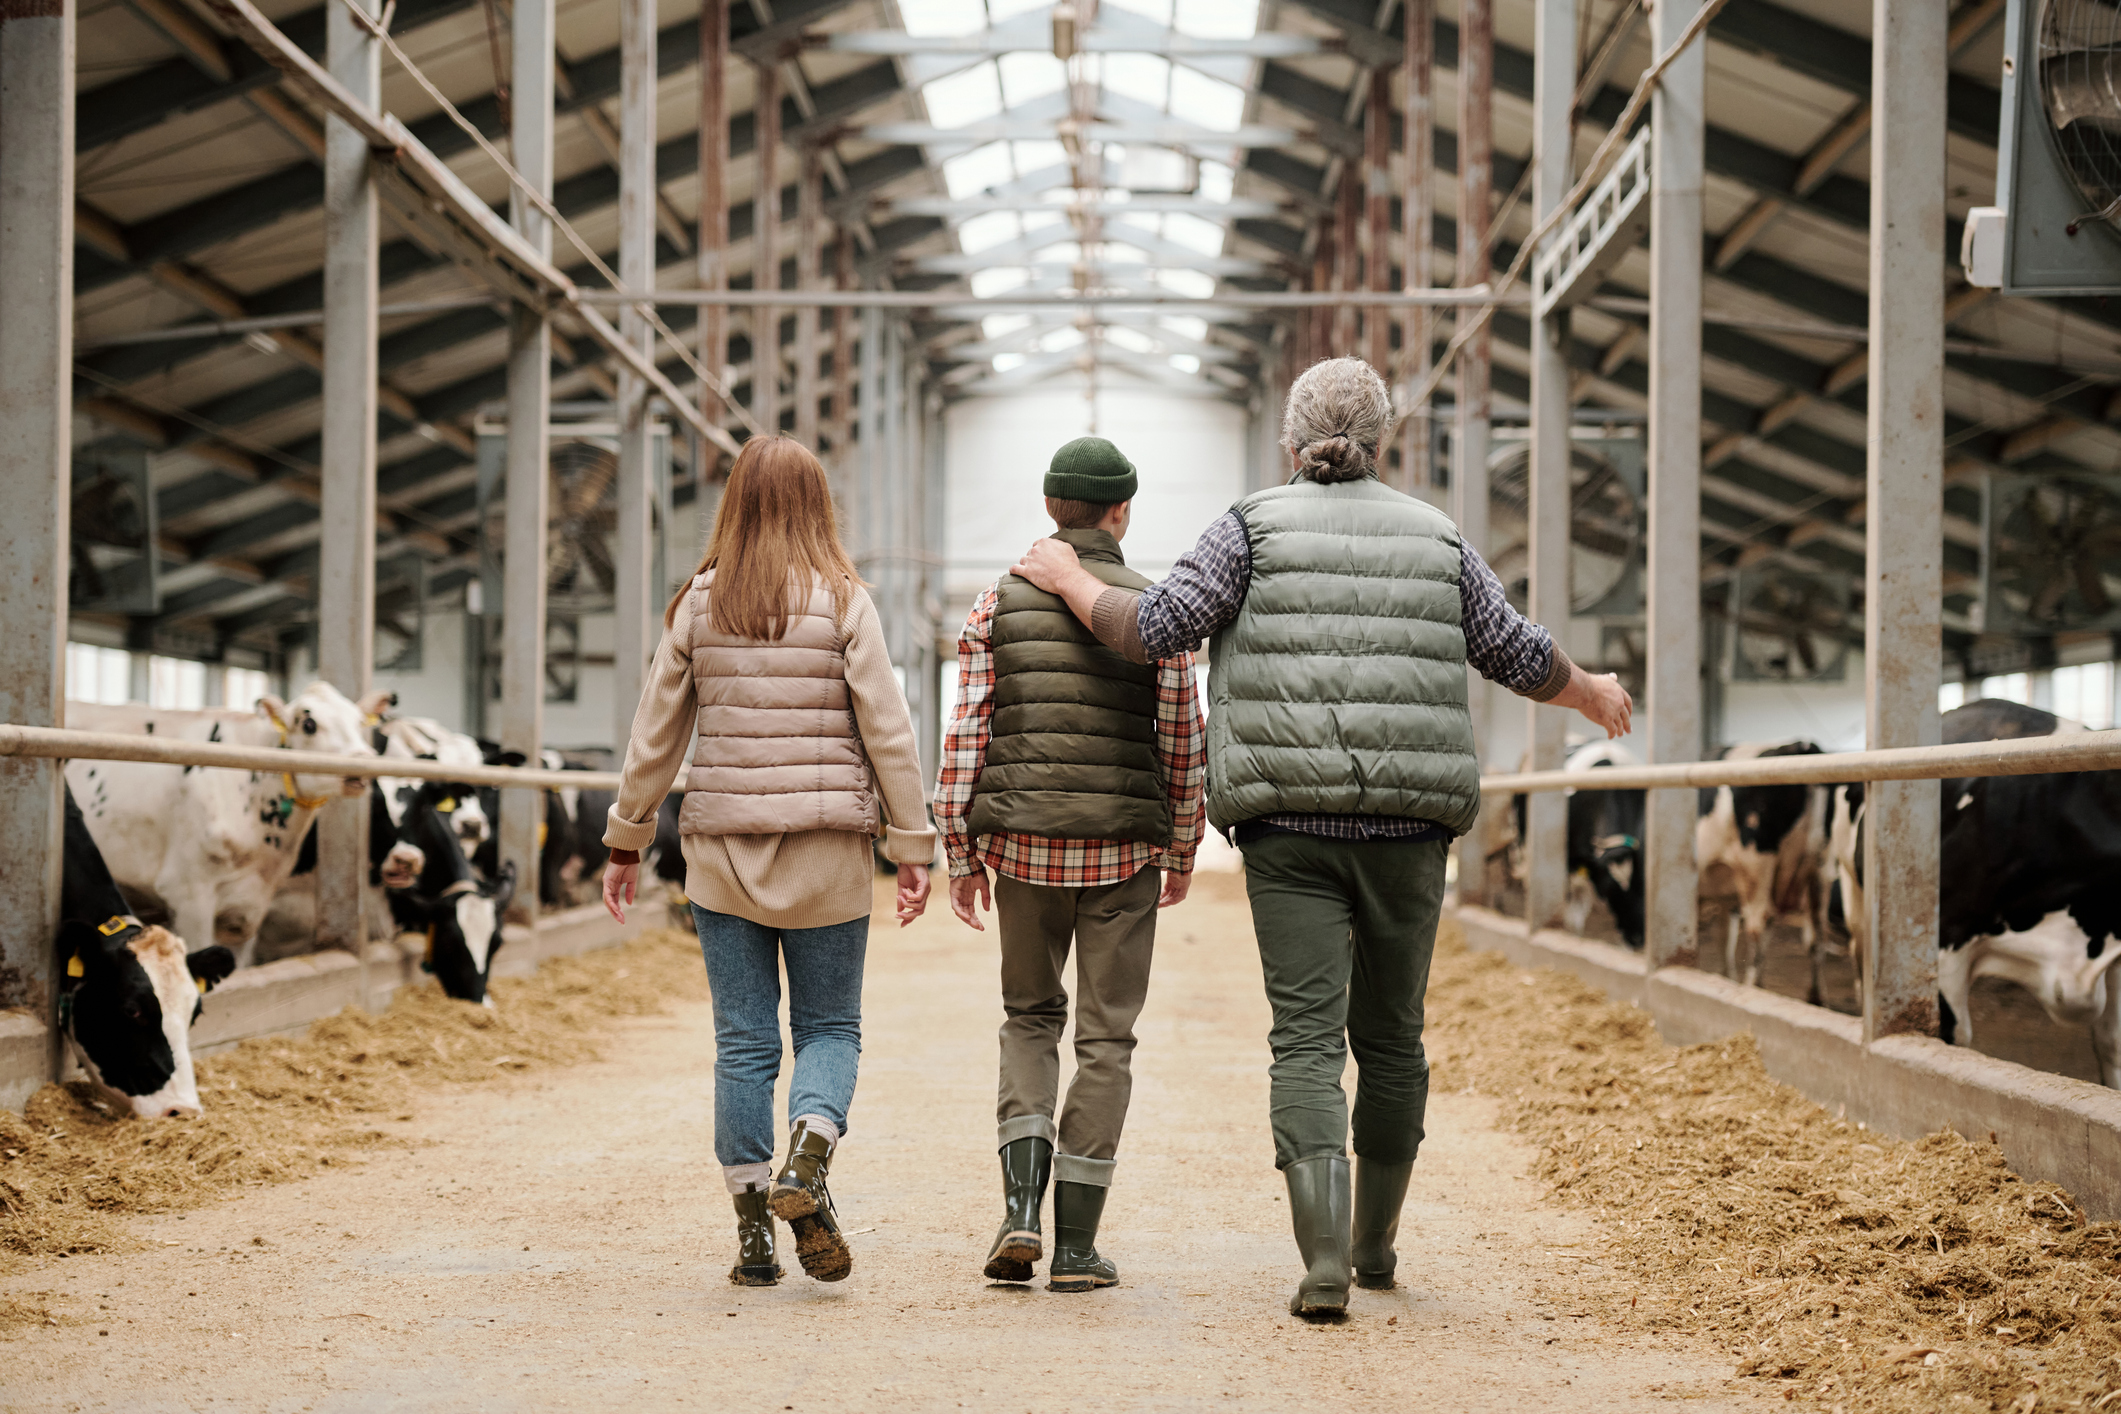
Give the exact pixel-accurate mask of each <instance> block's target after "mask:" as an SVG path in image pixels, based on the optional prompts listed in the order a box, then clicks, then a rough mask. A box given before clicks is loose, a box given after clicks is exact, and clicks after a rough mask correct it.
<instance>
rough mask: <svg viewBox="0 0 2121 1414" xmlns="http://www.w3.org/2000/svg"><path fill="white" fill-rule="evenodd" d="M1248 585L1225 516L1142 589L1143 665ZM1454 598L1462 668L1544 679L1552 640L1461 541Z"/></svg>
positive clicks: (1394, 825)
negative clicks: (1165, 572) (1462, 631)
mask: <svg viewBox="0 0 2121 1414" xmlns="http://www.w3.org/2000/svg"><path fill="white" fill-rule="evenodd" d="M1251 580H1252V544H1251V541H1250V540H1249V539H1248V538H1247V537H1246V535H1245V525H1244V522H1243V521H1242V520H1240V519H1239V518H1238V516H1237V513H1236V512H1235V511H1230V512H1226V513H1225V514H1223V515H1222V516H1220V517H1218V518H1217V519H1216V521H1215V523H1214V524H1213V525H1210V526H1209V527H1208V528H1207V530H1206V531H1205V532H1204V533H1203V534H1202V535H1201V537H1200V540H1199V542H1198V543H1197V544H1195V545H1194V547H1193V548H1192V549H1191V550H1188V551H1187V552H1186V553H1185V555H1184V556H1183V557H1181V558H1180V560H1179V562H1178V564H1177V565H1176V566H1174V567H1173V569H1172V571H1171V573H1170V574H1169V575H1166V576H1165V577H1164V578H1163V579H1162V580H1161V581H1159V582H1158V583H1157V584H1155V585H1153V586H1152V587H1150V588H1149V589H1147V590H1144V591H1143V592H1142V596H1141V602H1140V604H1139V605H1138V606H1137V610H1136V614H1137V622H1136V631H1137V632H1138V633H1140V635H1141V642H1142V647H1143V648H1144V649H1145V650H1146V651H1147V653H1148V656H1149V659H1150V661H1152V662H1154V661H1156V660H1158V659H1162V658H1170V657H1174V656H1176V655H1177V654H1179V653H1184V652H1190V651H1191V650H1192V649H1193V648H1194V647H1195V646H1196V645H1198V644H1199V643H1200V641H1201V640H1202V639H1204V638H1206V637H1208V636H1209V635H1210V634H1213V633H1214V632H1216V631H1217V630H1218V629H1221V628H1224V627H1226V626H1228V625H1229V624H1230V622H1231V621H1232V620H1234V619H1235V618H1236V617H1237V611H1238V609H1239V608H1240V607H1241V606H1242V605H1243V604H1244V602H1245V587H1246V586H1247V585H1248V584H1249V583H1251ZM1458 599H1459V606H1460V610H1461V621H1462V624H1463V627H1464V629H1465V635H1466V663H1467V664H1468V666H1470V667H1472V668H1473V670H1474V671H1476V672H1478V673H1479V674H1480V675H1481V676H1482V677H1484V678H1486V679H1488V680H1489V681H1490V682H1495V683H1500V684H1501V685H1502V686H1504V687H1506V688H1508V689H1510V691H1512V692H1515V693H1518V694H1520V695H1523V696H1529V695H1530V694H1531V693H1532V692H1534V691H1535V690H1536V689H1538V688H1539V687H1540V686H1541V685H1542V684H1544V683H1545V682H1546V680H1547V677H1548V674H1549V673H1550V672H1551V671H1552V669H1553V666H1554V639H1553V636H1552V635H1550V634H1549V633H1548V632H1547V631H1546V630H1545V629H1544V628H1541V627H1540V626H1539V625H1538V624H1535V623H1533V622H1532V621H1531V620H1530V619H1527V618H1526V617H1525V616H1524V615H1522V614H1520V613H1518V612H1517V611H1516V610H1515V609H1513V608H1511V607H1510V601H1509V598H1508V596H1506V595H1505V594H1504V593H1503V588H1502V581H1501V580H1499V579H1497V578H1496V577H1495V571H1494V570H1492V569H1490V568H1488V562H1487V561H1486V560H1483V559H1482V558H1481V557H1480V552H1479V551H1478V550H1475V549H1474V548H1473V547H1472V546H1471V545H1466V544H1464V543H1463V542H1461V548H1460V562H1459V571H1458ZM1245 823H1246V824H1247V825H1255V824H1256V825H1264V826H1267V827H1270V828H1274V829H1282V830H1294V831H1296V832H1297V833H1299V834H1306V835H1319V836H1323V837H1325V838H1327V839H1338V840H1362V839H1421V838H1425V837H1427V836H1430V835H1435V834H1441V833H1442V832H1443V827H1442V826H1441V825H1438V824H1436V823H1435V822H1433V821H1429V820H1410V819H1407V818H1405V817H1404V816H1388V815H1268V816H1265V817H1263V818H1262V819H1261V820H1259V821H1257V822H1253V821H1247V822H1245Z"/></svg>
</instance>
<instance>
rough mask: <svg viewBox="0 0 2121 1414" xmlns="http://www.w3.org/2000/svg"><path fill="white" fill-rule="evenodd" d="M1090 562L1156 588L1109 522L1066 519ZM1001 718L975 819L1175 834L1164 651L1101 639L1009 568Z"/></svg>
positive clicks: (997, 610) (975, 800)
mask: <svg viewBox="0 0 2121 1414" xmlns="http://www.w3.org/2000/svg"><path fill="white" fill-rule="evenodd" d="M1054 538H1056V539H1058V540H1063V541H1066V542H1067V543H1068V544H1070V545H1072V546H1074V547H1075V553H1076V554H1077V556H1079V557H1080V558H1081V560H1082V564H1083V568H1084V569H1086V570H1088V571H1090V573H1091V574H1093V575H1095V576H1097V577H1098V578H1099V579H1100V580H1103V581H1104V582H1105V583H1106V584H1108V585H1113V586H1115V587H1117V588H1121V589H1136V590H1139V589H1147V588H1148V587H1149V583H1150V582H1149V581H1148V580H1146V579H1144V578H1142V577H1141V576H1140V575H1138V574H1136V573H1134V571H1132V570H1130V569H1128V568H1127V566H1126V563H1125V562H1124V561H1123V560H1121V558H1120V553H1119V542H1118V541H1116V540H1114V539H1113V538H1112V537H1111V536H1110V535H1109V534H1107V533H1106V532H1104V531H1102V530H1063V531H1061V532H1059V534H1058V535H1056V536H1055V537H1054ZM992 633H993V642H994V730H993V736H992V737H991V738H990V739H989V741H988V743H987V761H986V765H985V766H984V767H983V768H982V769H981V771H980V776H979V782H978V784H977V785H976V786H975V787H974V788H973V796H972V809H971V811H970V812H969V813H968V814H967V815H966V817H965V822H966V824H967V825H968V826H969V827H970V829H971V830H972V832H973V833H974V834H976V835H987V834H994V833H996V832H999V831H1009V832H1012V833H1016V834H1024V835H1044V836H1046V837H1048V838H1051V839H1067V840H1140V841H1142V842H1144V843H1147V844H1154V845H1166V844H1169V843H1170V842H1171V803H1170V799H1169V796H1168V794H1167V792H1166V791H1165V788H1164V779H1163V772H1162V770H1161V769H1160V767H1159V765H1158V762H1157V757H1156V677H1157V667H1156V664H1154V663H1148V664H1142V663H1130V662H1128V661H1127V660H1126V659H1124V658H1122V657H1120V656H1119V654H1117V653H1114V652H1113V651H1112V650H1111V649H1109V648H1107V647H1105V646H1104V645H1103V644H1101V643H1099V642H1098V641H1097V639H1096V638H1094V637H1092V636H1091V633H1090V630H1089V629H1087V628H1085V627H1083V625H1082V623H1081V622H1080V621H1079V620H1078V619H1077V618H1076V617H1075V615H1074V614H1073V613H1071V612H1070V611H1069V609H1068V605H1067V603H1066V602H1065V601H1063V600H1061V599H1059V598H1057V597H1056V596H1054V595H1051V594H1048V593H1046V592H1045V591H1044V590H1042V589H1039V588H1038V587H1037V586H1035V585H1033V584H1031V583H1030V582H1029V581H1028V580H1023V579H1019V578H1017V577H1016V576H1015V575H1008V576H1006V577H1004V578H1003V580H1002V582H1001V585H1000V595H999V598H998V600H997V602H996V604H995V607H994V624H993V629H992Z"/></svg>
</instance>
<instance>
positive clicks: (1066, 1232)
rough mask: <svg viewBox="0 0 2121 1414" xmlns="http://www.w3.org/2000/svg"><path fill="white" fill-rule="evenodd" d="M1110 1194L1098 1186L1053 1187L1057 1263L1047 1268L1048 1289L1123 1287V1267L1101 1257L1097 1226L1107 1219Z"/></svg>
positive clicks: (1060, 1183)
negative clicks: (1106, 1205)
mask: <svg viewBox="0 0 2121 1414" xmlns="http://www.w3.org/2000/svg"><path fill="white" fill-rule="evenodd" d="M1109 1191H1110V1190H1109V1189H1105V1188H1100V1187H1099V1186H1098V1185H1096V1184H1094V1183H1068V1182H1066V1181H1061V1182H1057V1183H1055V1184H1054V1185H1053V1260H1052V1261H1051V1262H1049V1263H1047V1265H1046V1290H1048V1291H1091V1290H1094V1289H1095V1288H1097V1287H1100V1286H1117V1285H1119V1268H1118V1267H1117V1266H1115V1265H1113V1263H1112V1262H1111V1261H1110V1260H1109V1259H1107V1258H1104V1257H1100V1256H1098V1255H1097V1224H1098V1222H1099V1221H1100V1220H1101V1219H1102V1218H1103V1217H1104V1216H1105V1194H1106V1193H1107V1192H1109Z"/></svg>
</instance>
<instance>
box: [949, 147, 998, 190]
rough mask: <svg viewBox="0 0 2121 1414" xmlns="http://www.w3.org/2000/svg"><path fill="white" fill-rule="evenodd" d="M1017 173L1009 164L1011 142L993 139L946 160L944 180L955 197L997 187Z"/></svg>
mask: <svg viewBox="0 0 2121 1414" xmlns="http://www.w3.org/2000/svg"><path fill="white" fill-rule="evenodd" d="M1015 175H1016V173H1015V171H1014V170H1012V169H1011V167H1010V166H1009V144H1008V143H1006V142H990V143H988V144H987V145H986V146H985V147H975V148H973V149H972V150H971V151H970V152H966V153H961V154H959V155H958V156H956V157H952V158H950V159H949V160H948V161H946V162H944V163H943V183H944V185H945V186H947V187H948V188H949V189H950V195H951V196H953V197H964V196H970V195H972V194H973V193H974V192H982V191H985V190H986V189H987V188H989V187H997V186H1000V185H1002V184H1003V183H1004V182H1007V181H1009V180H1010V179H1011V178H1012V177H1014V176H1015Z"/></svg>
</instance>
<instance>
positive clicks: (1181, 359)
mask: <svg viewBox="0 0 2121 1414" xmlns="http://www.w3.org/2000/svg"><path fill="white" fill-rule="evenodd" d="M1171 366H1172V367H1173V368H1175V369H1177V370H1178V371H1179V372H1180V373H1198V372H1200V360H1199V359H1197V358H1195V357H1194V356H1193V355H1192V354H1173V355H1171Z"/></svg>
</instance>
